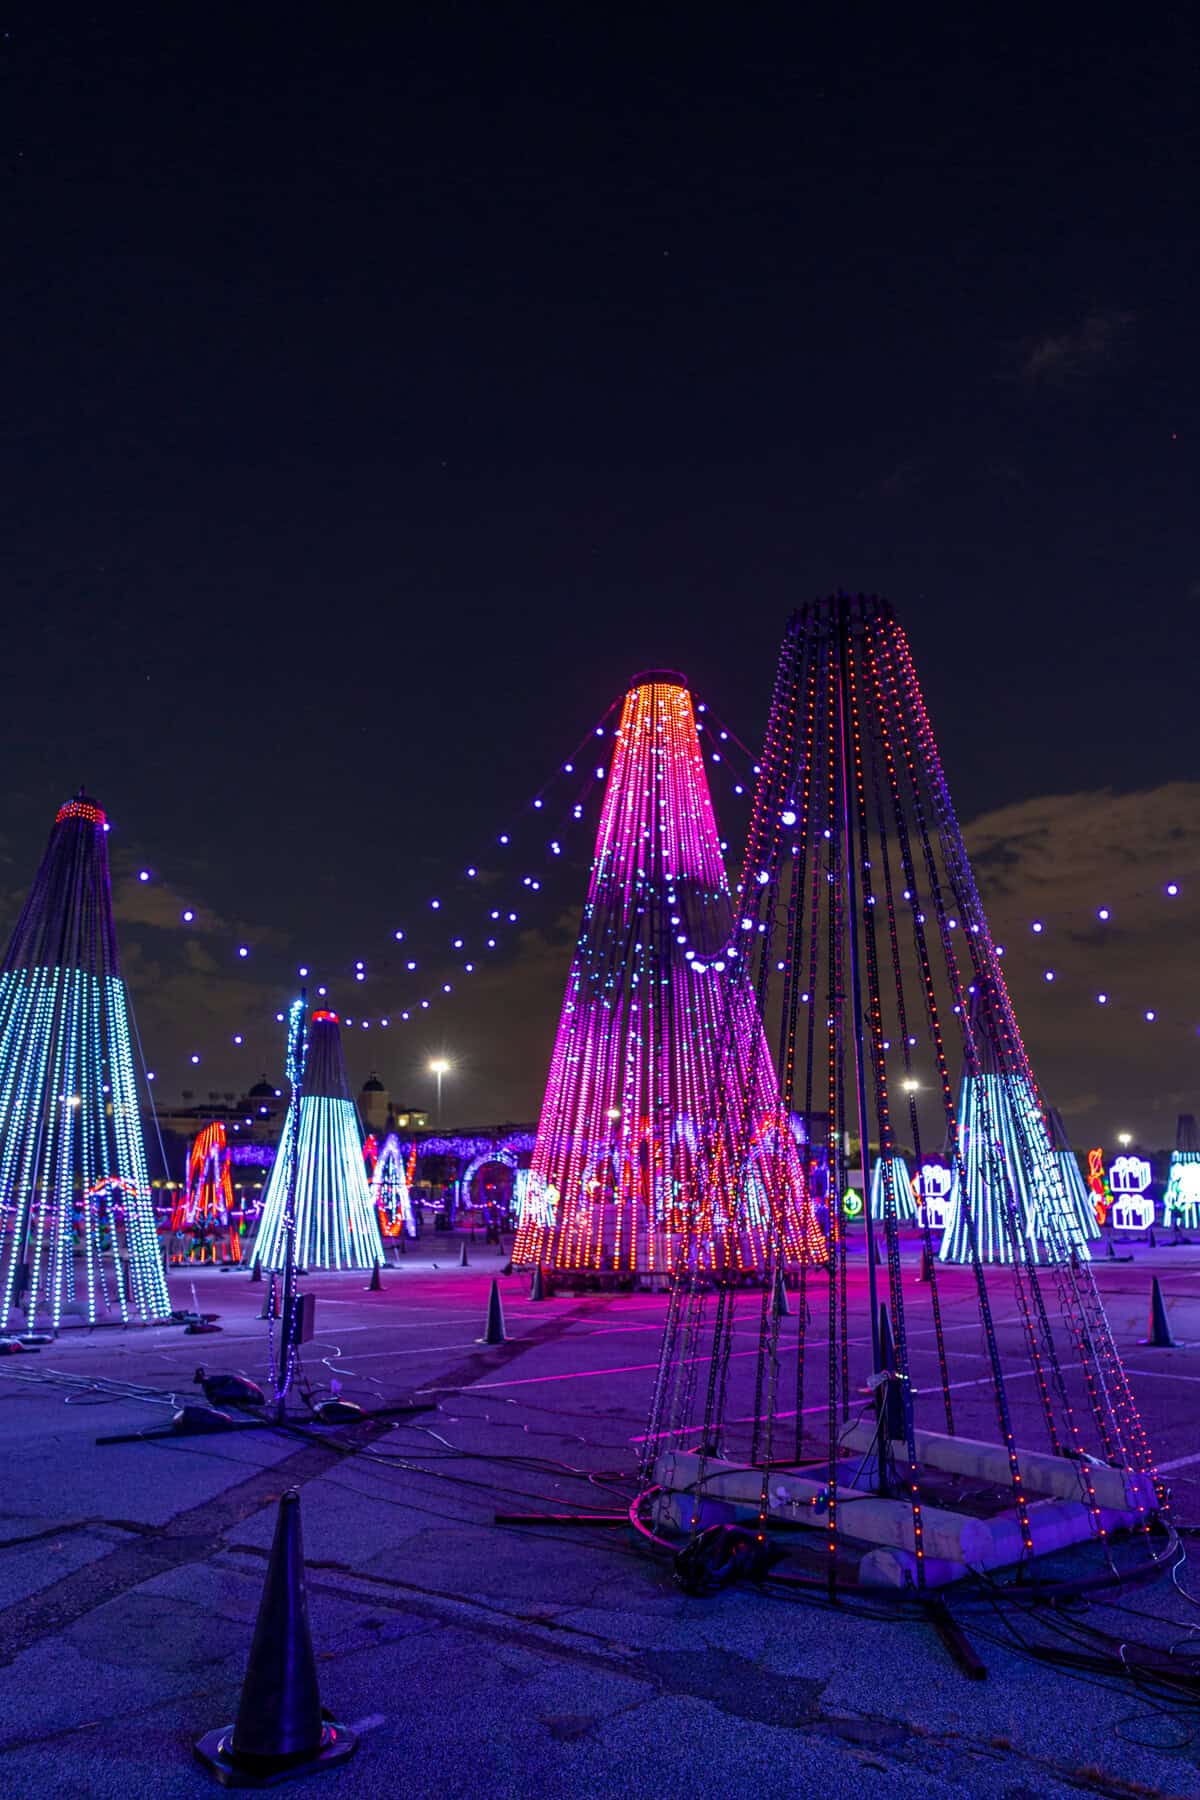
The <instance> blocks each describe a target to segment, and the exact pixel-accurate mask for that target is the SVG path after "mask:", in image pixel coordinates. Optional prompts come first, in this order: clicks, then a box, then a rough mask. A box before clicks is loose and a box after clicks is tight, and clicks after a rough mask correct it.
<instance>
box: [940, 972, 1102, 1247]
mask: <svg viewBox="0 0 1200 1800" xmlns="http://www.w3.org/2000/svg"><path fill="white" fill-rule="evenodd" d="M994 983H995V978H994V977H993V976H992V975H991V974H981V975H978V976H977V978H976V980H975V982H974V983H973V984H972V986H973V990H974V991H973V993H972V995H971V1002H970V1013H971V1022H972V1027H973V1030H972V1034H971V1042H970V1046H969V1048H968V1051H967V1056H966V1062H965V1068H964V1074H963V1080H962V1086H961V1089H960V1092H959V1104H958V1143H959V1147H960V1150H961V1161H962V1168H963V1174H962V1177H961V1179H960V1178H959V1176H958V1173H957V1171H956V1174H955V1180H954V1185H953V1187H952V1189H951V1192H950V1216H949V1218H948V1219H947V1221H946V1229H945V1232H944V1235H943V1237H942V1245H941V1251H940V1255H941V1257H942V1259H943V1261H945V1262H961V1263H966V1262H970V1261H971V1259H972V1257H973V1256H974V1255H976V1254H977V1255H978V1256H980V1257H981V1258H982V1259H983V1261H984V1262H1012V1261H1013V1260H1014V1259H1017V1260H1019V1259H1020V1258H1021V1257H1022V1256H1031V1257H1033V1259H1034V1260H1035V1261H1038V1260H1041V1259H1042V1258H1043V1256H1045V1257H1046V1258H1048V1260H1050V1261H1054V1260H1056V1258H1057V1256H1058V1255H1059V1254H1061V1247H1062V1244H1063V1243H1066V1244H1068V1245H1069V1246H1070V1247H1071V1248H1072V1249H1073V1250H1074V1251H1075V1253H1076V1254H1077V1255H1079V1256H1090V1254H1091V1252H1090V1251H1089V1249H1088V1246H1087V1240H1088V1238H1089V1237H1094V1236H1096V1235H1097V1231H1096V1229H1095V1212H1094V1210H1093V1209H1092V1208H1091V1207H1090V1206H1089V1205H1088V1203H1087V1190H1086V1189H1084V1190H1083V1203H1082V1205H1080V1204H1079V1200H1078V1196H1077V1194H1076V1192H1075V1189H1074V1186H1072V1185H1070V1183H1069V1174H1070V1170H1073V1171H1074V1176H1075V1184H1076V1185H1077V1186H1078V1187H1079V1188H1083V1178H1082V1176H1081V1175H1080V1173H1079V1167H1078V1164H1077V1163H1076V1162H1075V1159H1074V1157H1073V1156H1072V1155H1071V1152H1070V1148H1069V1147H1068V1146H1067V1143H1066V1137H1065V1134H1064V1133H1063V1132H1062V1123H1061V1120H1060V1121H1059V1124H1058V1127H1057V1132H1056V1127H1055V1123H1054V1117H1053V1114H1052V1113H1050V1112H1049V1111H1048V1110H1047V1112H1046V1113H1045V1115H1044V1116H1043V1113H1042V1111H1041V1109H1040V1107H1039V1104H1038V1100H1037V1096H1036V1093H1035V1091H1034V1087H1033V1082H1032V1077H1031V1075H1030V1074H1029V1072H1028V1070H1027V1069H1024V1068H1005V1067H1004V1066H1003V1062H1002V1059H1001V1056H1000V1053H999V1051H998V1049H997V1047H996V1044H995V1043H994V1042H993V1040H992V1038H991V1036H990V1035H989V1032H988V1027H987V1022H986V1017H985V1014H986V1010H987V1006H988V998H989V994H990V995H991V997H992V1004H993V1006H995V1007H999V1006H1000V1005H1001V1003H1002V1000H1003V996H1002V995H1001V994H1000V992H999V990H998V989H996V990H995V991H994V992H993V988H994ZM1064 1148H1066V1156H1065V1157H1064V1156H1063V1154H1062V1151H1063V1149H1064ZM1068 1163H1069V1164H1070V1170H1069V1169H1068ZM964 1194H965V1195H966V1198H967V1201H968V1202H969V1204H963V1196H964ZM1089 1216H1090V1218H1091V1221H1092V1227H1093V1228H1092V1229H1089V1227H1088V1223H1087V1220H1088V1217H1089Z"/></svg>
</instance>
